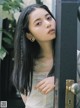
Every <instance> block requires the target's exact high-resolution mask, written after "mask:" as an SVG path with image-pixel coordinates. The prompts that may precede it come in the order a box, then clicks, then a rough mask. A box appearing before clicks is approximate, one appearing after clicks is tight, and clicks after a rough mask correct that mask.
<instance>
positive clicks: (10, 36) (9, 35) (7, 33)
mask: <svg viewBox="0 0 80 108" xmlns="http://www.w3.org/2000/svg"><path fill="white" fill-rule="evenodd" d="M0 31H1V32H3V33H4V34H6V36H7V37H8V38H10V39H11V40H13V37H12V34H10V33H9V32H7V31H6V30H3V29H2V30H0Z"/></svg>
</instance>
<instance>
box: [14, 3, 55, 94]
mask: <svg viewBox="0 0 80 108" xmlns="http://www.w3.org/2000/svg"><path fill="white" fill-rule="evenodd" d="M36 8H43V9H45V10H46V11H47V12H48V13H49V14H50V15H51V16H52V17H53V15H52V13H51V12H50V11H49V9H48V7H47V6H45V5H40V4H33V5H30V6H28V7H26V8H25V9H23V11H22V12H21V14H20V16H19V19H18V22H17V26H16V32H15V42H14V68H13V73H12V82H13V84H14V85H15V87H16V88H17V89H18V90H19V91H20V92H22V93H23V94H24V90H26V95H27V93H28V90H29V91H31V88H32V76H33V64H34V61H33V60H34V59H37V58H38V55H39V53H40V46H39V44H38V43H37V41H35V42H31V41H29V40H28V39H27V38H26V33H29V32H30V31H29V28H28V26H29V15H30V13H31V12H33V11H34V10H35V9H36ZM53 18H54V17H53ZM54 19H55V18H54Z"/></svg>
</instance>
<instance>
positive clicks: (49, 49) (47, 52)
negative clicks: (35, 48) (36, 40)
mask: <svg viewBox="0 0 80 108" xmlns="http://www.w3.org/2000/svg"><path fill="white" fill-rule="evenodd" d="M40 46H41V56H43V57H45V58H47V59H50V58H53V53H54V52H53V51H54V49H53V46H52V42H43V43H42V44H40Z"/></svg>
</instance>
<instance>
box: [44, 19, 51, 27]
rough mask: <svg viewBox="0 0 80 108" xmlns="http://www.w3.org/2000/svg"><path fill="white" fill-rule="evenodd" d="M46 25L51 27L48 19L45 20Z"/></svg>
mask: <svg viewBox="0 0 80 108" xmlns="http://www.w3.org/2000/svg"><path fill="white" fill-rule="evenodd" d="M45 26H46V27H47V28H48V27H51V23H50V22H49V21H47V20H45Z"/></svg>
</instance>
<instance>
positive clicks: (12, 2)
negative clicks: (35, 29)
mask: <svg viewBox="0 0 80 108" xmlns="http://www.w3.org/2000/svg"><path fill="white" fill-rule="evenodd" d="M22 3H23V1H22V0H4V1H3V2H2V3H1V4H0V5H1V6H2V10H3V11H4V12H8V14H9V15H10V16H11V19H9V18H7V16H6V18H7V20H8V21H9V25H8V30H6V29H3V28H2V29H1V30H0V32H2V45H1V49H0V59H2V60H3V59H4V57H5V56H6V54H8V53H9V52H8V50H7V47H8V48H13V40H14V31H15V25H16V21H15V18H14V13H15V12H16V11H17V12H20V11H21V10H22Z"/></svg>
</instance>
